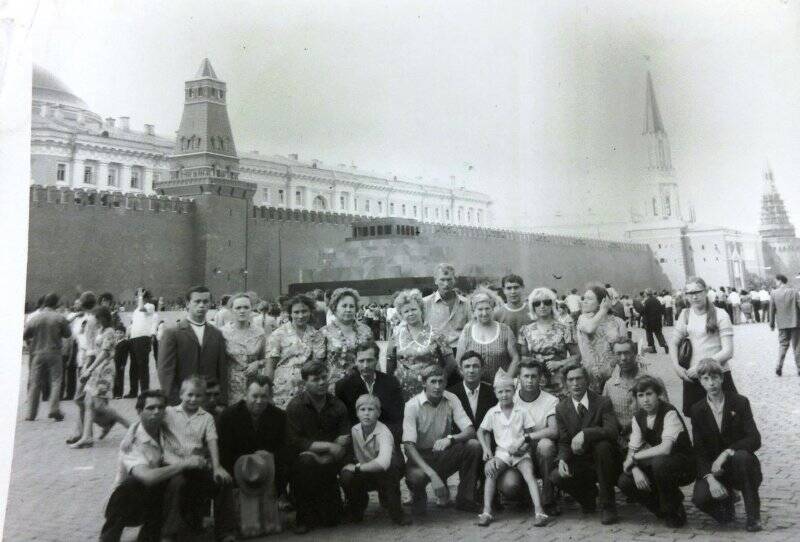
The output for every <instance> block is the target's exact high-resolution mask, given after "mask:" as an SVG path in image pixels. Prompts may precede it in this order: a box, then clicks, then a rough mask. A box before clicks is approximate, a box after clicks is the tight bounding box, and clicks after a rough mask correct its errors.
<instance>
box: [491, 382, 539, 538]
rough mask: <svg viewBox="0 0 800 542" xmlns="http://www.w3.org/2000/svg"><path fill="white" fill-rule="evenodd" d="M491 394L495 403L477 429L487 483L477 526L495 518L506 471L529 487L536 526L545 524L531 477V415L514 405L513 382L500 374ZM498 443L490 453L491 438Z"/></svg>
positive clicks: (535, 484)
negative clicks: (514, 471)
mask: <svg viewBox="0 0 800 542" xmlns="http://www.w3.org/2000/svg"><path fill="white" fill-rule="evenodd" d="M494 392H495V394H496V395H497V400H498V404H497V405H495V406H493V407H492V408H491V409H489V412H487V413H486V416H485V417H484V418H483V422H481V427H480V429H479V430H478V440H479V441H480V443H481V447H482V448H483V459H484V461H486V467H485V468H486V483H485V485H484V489H483V513H482V514H481V515H480V516H478V525H480V526H481V527H486V526H487V525H489V524H490V523H491V522H492V520H494V516H493V515H492V501H493V500H494V496H495V491H496V486H497V479H498V477H499V476H500V475H501V474H502V473H503V472H504V471H506V470H507V469H517V470H518V471H519V472H520V473H521V474H522V477H523V478H524V479H525V483H526V484H527V485H528V491H529V492H530V495H531V499H532V500H533V508H534V511H535V514H536V515H535V520H534V522H533V524H534V525H535V526H536V527H541V526H544V525H547V520H548V519H549V518H548V517H547V514H545V513H544V509H543V508H542V498H541V496H540V495H539V483H538V482H537V480H536V478H535V477H534V474H533V461H532V460H531V456H530V454H529V453H528V452H529V446H528V442H529V439H528V435H529V434H530V433H532V432H533V429H534V422H533V418H532V417H531V415H530V413H529V412H528V411H527V410H526V409H525V408H524V407H522V406H519V405H515V404H514V381H513V380H512V379H511V377H510V376H508V375H506V373H505V372H503V371H498V372H497V376H496V377H495V379H494ZM492 436H493V437H494V441H495V443H496V444H497V449H496V450H495V451H494V453H492V445H491V438H492Z"/></svg>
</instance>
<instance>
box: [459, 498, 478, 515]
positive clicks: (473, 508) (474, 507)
mask: <svg viewBox="0 0 800 542" xmlns="http://www.w3.org/2000/svg"><path fill="white" fill-rule="evenodd" d="M456 510H461V511H462V512H469V513H470V514H477V513H479V512H480V511H481V510H483V507H482V506H481V505H480V504H478V503H476V502H475V501H468V500H466V499H465V500H457V501H456Z"/></svg>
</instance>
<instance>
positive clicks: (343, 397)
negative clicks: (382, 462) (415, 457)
mask: <svg viewBox="0 0 800 542" xmlns="http://www.w3.org/2000/svg"><path fill="white" fill-rule="evenodd" d="M379 355H380V348H379V347H378V345H377V344H376V343H374V342H369V343H362V344H359V345H358V346H357V348H356V363H355V365H356V369H357V372H351V373H350V374H348V375H347V376H345V377H344V378H343V379H341V380H339V382H337V383H336V390H335V395H336V397H337V398H338V399H339V400H340V401H341V402H343V403H344V405H345V406H346V407H347V412H348V413H349V414H350V423H351V425H355V424H357V423H359V420H358V416H357V415H356V401H358V398H359V397H361V396H362V395H364V394H365V393H368V394H370V395H374V396H376V397H377V398H378V399H380V401H381V408H380V413H381V414H380V417H379V418H378V421H380V422H381V423H382V424H384V425H385V426H386V427H388V428H389V430H390V431H391V432H392V435H394V440H395V445H396V446H397V448H398V449H399V447H400V438H401V437H402V436H403V409H404V408H405V402H404V401H403V390H402V388H401V387H400V382H399V381H398V380H397V379H396V378H395V377H394V376H391V375H387V374H386V373H382V372H380V371H378V370H377V367H378V357H379Z"/></svg>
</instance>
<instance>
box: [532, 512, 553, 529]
mask: <svg viewBox="0 0 800 542" xmlns="http://www.w3.org/2000/svg"><path fill="white" fill-rule="evenodd" d="M549 522H550V516H548V515H547V514H536V516H534V518H533V526H534V527H544V526H545V525H547V524H548V523H549Z"/></svg>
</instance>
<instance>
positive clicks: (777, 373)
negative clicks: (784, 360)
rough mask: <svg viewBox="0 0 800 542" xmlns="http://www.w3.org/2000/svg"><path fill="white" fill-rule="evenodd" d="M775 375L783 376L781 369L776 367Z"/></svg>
mask: <svg viewBox="0 0 800 542" xmlns="http://www.w3.org/2000/svg"><path fill="white" fill-rule="evenodd" d="M775 374H776V375H778V376H783V369H782V368H781V367H776V368H775Z"/></svg>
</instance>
